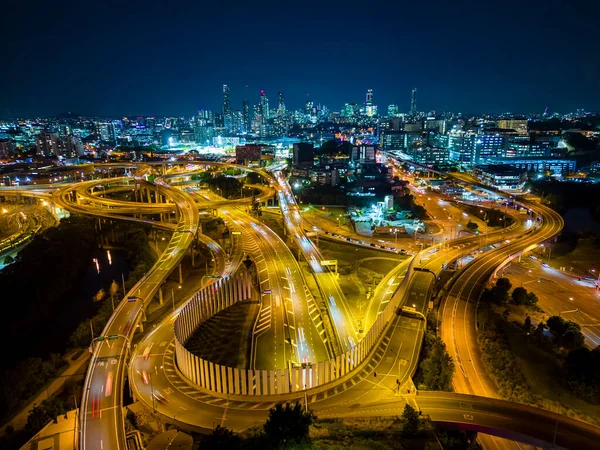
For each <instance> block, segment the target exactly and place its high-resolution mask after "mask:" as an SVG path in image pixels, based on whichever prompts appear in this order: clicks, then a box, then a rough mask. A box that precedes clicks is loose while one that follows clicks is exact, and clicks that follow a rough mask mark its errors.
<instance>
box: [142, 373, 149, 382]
mask: <svg viewBox="0 0 600 450" xmlns="http://www.w3.org/2000/svg"><path fill="white" fill-rule="evenodd" d="M142 381H143V382H144V384H148V383H149V382H150V377H148V372H146V371H145V370H142Z"/></svg>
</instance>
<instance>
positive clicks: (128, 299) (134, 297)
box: [127, 295, 137, 302]
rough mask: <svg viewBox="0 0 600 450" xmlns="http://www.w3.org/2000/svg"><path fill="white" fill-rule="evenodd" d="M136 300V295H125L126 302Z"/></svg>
mask: <svg viewBox="0 0 600 450" xmlns="http://www.w3.org/2000/svg"><path fill="white" fill-rule="evenodd" d="M136 300H137V297H136V296H135V295H130V296H129V297H127V301H128V302H135V301H136Z"/></svg>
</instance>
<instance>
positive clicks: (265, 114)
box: [260, 89, 271, 122]
mask: <svg viewBox="0 0 600 450" xmlns="http://www.w3.org/2000/svg"><path fill="white" fill-rule="evenodd" d="M260 108H261V114H262V118H263V121H265V122H266V121H267V120H269V117H271V115H270V113H269V97H267V94H265V91H263V90H262V89H261V90H260Z"/></svg>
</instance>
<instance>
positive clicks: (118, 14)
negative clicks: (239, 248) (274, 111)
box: [0, 1, 600, 116]
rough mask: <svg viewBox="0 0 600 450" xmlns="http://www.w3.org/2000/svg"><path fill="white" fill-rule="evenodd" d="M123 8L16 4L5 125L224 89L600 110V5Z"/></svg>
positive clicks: (205, 104)
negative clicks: (599, 47)
mask: <svg viewBox="0 0 600 450" xmlns="http://www.w3.org/2000/svg"><path fill="white" fill-rule="evenodd" d="M112 6H115V7H114V8H113V7H112ZM116 6H117V4H116V3H114V4H112V3H110V2H108V3H103V4H102V5H101V6H100V5H94V4H79V3H78V2H65V3H64V4H63V6H62V7H61V8H56V7H54V6H51V5H48V4H46V3H44V2H40V1H34V2H33V4H28V6H27V7H26V6H25V5H22V4H19V3H17V2H12V3H10V4H9V5H8V6H7V7H6V8H5V9H4V10H3V17H2V19H0V21H1V22H0V23H1V24H2V35H3V41H4V43H5V46H4V60H5V61H6V62H7V67H6V68H5V70H3V71H2V73H1V74H0V83H1V85H2V86H3V87H4V92H3V96H2V98H1V99H0V114H1V115H2V116H6V115H7V112H8V113H9V115H11V116H49V115H53V114H57V113H60V112H67V111H74V112H78V113H81V114H84V115H107V116H123V115H189V114H192V113H193V112H194V111H196V110H197V109H199V108H208V109H212V110H218V109H219V106H220V105H221V98H220V94H221V93H220V92H219V91H220V87H221V86H222V85H223V84H227V85H228V86H229V87H230V88H231V91H232V104H233V105H236V106H237V105H238V103H239V104H240V105H241V101H242V100H243V99H249V100H251V102H252V103H254V102H255V101H257V100H256V97H258V94H257V93H258V92H260V90H261V89H264V90H265V91H266V92H267V93H268V95H270V96H271V97H272V98H275V95H276V93H277V91H280V90H281V91H284V92H285V93H286V102H287V103H288V105H290V108H292V109H294V108H299V107H301V106H302V105H303V104H304V102H305V101H306V96H307V94H309V95H310V99H311V100H313V101H314V102H315V103H321V104H326V105H328V106H329V107H330V108H331V109H332V110H337V109H338V108H339V107H340V106H341V105H343V104H344V103H346V102H356V103H361V102H362V101H364V99H365V92H366V90H367V89H373V92H374V97H375V103H376V104H377V105H378V106H379V108H382V107H383V108H384V109H385V108H387V105H389V104H397V105H398V106H399V109H400V110H401V111H408V110H409V108H410V91H411V89H412V88H414V87H417V88H418V92H419V105H420V107H419V109H421V110H423V111H428V110H431V109H435V110H439V111H443V110H448V111H457V112H458V111H460V112H466V113H477V112H492V113H494V112H505V111H515V112H530V111H543V109H544V108H545V107H546V106H547V107H548V108H549V110H550V111H559V112H562V111H568V110H575V109H578V108H584V109H586V110H588V111H597V110H600V93H599V91H598V89H597V80H598V79H599V78H600V75H599V74H600V70H599V62H598V61H597V59H596V58H593V57H591V56H590V55H594V54H595V48H594V39H593V37H594V32H595V31H594V21H593V17H595V16H597V13H598V12H599V11H598V8H599V5H598V4H593V3H591V2H587V3H585V2H581V3H580V4H578V5H571V4H569V5H567V4H562V3H561V2H558V1H551V2H541V1H533V2H528V3H527V4H521V3H517V2H512V1H509V2H503V3H502V4H501V5H500V4H493V5H477V7H474V6H473V5H471V4H470V3H469V2H453V3H452V4H448V3H446V2H441V1H440V2H438V1H434V2H430V3H428V4H427V5H426V6H425V5H423V6H421V5H418V4H408V5H388V4H383V3H374V4H370V5H368V6H366V5H362V4H356V3H352V2H349V3H347V4H345V5H344V7H343V8H341V7H339V5H335V4H322V3H319V4H318V5H307V4H302V5H295V4H289V5H283V6H282V5H280V4H275V3H272V2H262V3H253V4H246V3H242V2H238V3H234V4H232V5H231V6H229V5H228V6H227V7H225V6H220V5H209V6H206V5H199V4H193V3H189V4H185V3H183V4H178V7H177V8H171V9H167V8H164V5H163V4H160V3H154V2H144V3H141V2H128V3H127V4H126V5H123V4H118V8H117V7H116ZM32 11H35V14H32V13H31V12H32ZM363 18H364V19H363ZM542 18H543V20H541V19H542ZM24 30H25V31H24ZM246 85H247V86H248V88H247V90H248V93H247V94H246V93H245V92H244V90H246V88H245V86H246ZM236 109H237V107H236ZM380 112H381V111H380Z"/></svg>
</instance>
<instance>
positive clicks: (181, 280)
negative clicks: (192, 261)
mask: <svg viewBox="0 0 600 450" xmlns="http://www.w3.org/2000/svg"><path fill="white" fill-rule="evenodd" d="M182 283H183V274H182V273H181V263H179V284H182Z"/></svg>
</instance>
